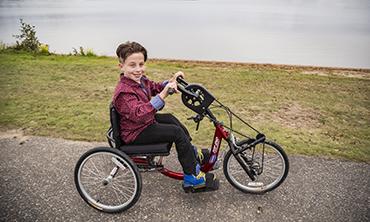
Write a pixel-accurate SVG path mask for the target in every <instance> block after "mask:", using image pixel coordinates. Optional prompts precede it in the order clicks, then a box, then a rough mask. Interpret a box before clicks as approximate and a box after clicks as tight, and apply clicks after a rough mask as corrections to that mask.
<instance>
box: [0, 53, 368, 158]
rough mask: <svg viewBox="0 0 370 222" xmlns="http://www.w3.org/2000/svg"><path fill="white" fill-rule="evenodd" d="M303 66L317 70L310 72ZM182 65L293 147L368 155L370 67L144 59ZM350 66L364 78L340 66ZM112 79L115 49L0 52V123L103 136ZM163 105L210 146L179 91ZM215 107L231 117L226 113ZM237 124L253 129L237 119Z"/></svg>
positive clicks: (160, 69) (150, 66)
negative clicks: (99, 53)
mask: <svg viewBox="0 0 370 222" xmlns="http://www.w3.org/2000/svg"><path fill="white" fill-rule="evenodd" d="M307 69H309V70H311V69H314V71H315V72H314V73H313V74H307ZM178 70H182V71H184V72H185V73H186V79H187V81H188V82H197V83H201V84H202V85H204V86H205V87H206V88H207V89H208V90H209V91H210V92H212V93H213V94H214V95H215V96H216V97H217V98H218V100H220V101H221V102H223V103H224V104H225V105H227V106H229V107H230V108H231V109H232V110H233V111H234V112H235V113H238V114H240V115H241V116H243V118H244V119H245V120H247V121H248V122H250V123H251V124H252V125H253V126H255V127H257V128H258V129H260V130H262V131H263V132H264V133H265V134H266V135H267V136H268V138H270V139H272V140H276V142H278V143H279V144H281V145H282V146H283V147H284V148H285V149H286V151H287V152H288V153H290V154H305V155H320V156H322V155H325V156H330V157H339V158H345V159H351V160H357V161H364V162H368V163H370V118H369V117H370V79H369V78H368V77H369V75H370V71H369V70H357V71H356V70H355V71H353V70H335V69H315V68H309V67H308V68H301V67H280V66H268V65H248V64H244V65H243V64H233V63H202V62H186V61H165V60H152V61H149V62H148V63H147V75H148V76H149V77H150V78H151V79H153V80H156V81H162V80H164V79H167V78H169V77H170V76H171V73H174V72H176V71H178ZM348 72H351V73H355V74H356V73H358V74H359V76H360V77H348V76H347V75H344V74H346V73H347V74H348ZM343 73H344V74H343ZM342 74H343V75H342ZM118 79H119V69H118V66H117V60H116V59H114V58H111V57H81V56H62V55H49V56H46V55H33V54H26V53H14V52H6V51H3V52H0V89H1V94H0V127H1V128H22V129H24V131H25V132H26V133H27V134H31V135H41V136H51V137H63V138H66V139H77V140H87V141H104V140H105V132H106V130H107V128H108V126H109V117H108V105H109V103H110V100H111V98H112V94H113V91H114V88H115V86H116V84H117V81H118ZM164 112H170V113H173V114H174V115H176V116H177V117H178V118H179V119H180V120H181V121H182V122H183V123H184V124H185V125H186V126H187V127H188V128H189V130H190V131H191V133H192V136H193V138H194V141H195V144H197V145H199V146H200V147H208V146H210V144H211V142H212V139H213V126H212V125H211V124H210V123H209V121H203V122H202V123H201V128H200V130H199V131H197V132H196V131H195V124H194V123H192V122H190V121H187V120H186V118H187V117H189V116H191V115H193V113H192V112H191V111H190V110H188V109H186V108H185V106H183V105H182V104H181V100H180V96H179V95H175V96H172V97H170V98H169V99H168V100H167V104H166V108H165V110H164ZM215 113H217V114H218V117H219V118H220V119H221V120H223V121H224V122H225V123H227V118H226V116H225V113H223V112H221V111H217V110H215ZM234 124H235V127H236V128H237V129H239V130H241V131H243V132H246V133H250V131H246V128H245V127H243V126H242V124H240V123H238V122H235V123H234ZM224 145H225V144H224Z"/></svg>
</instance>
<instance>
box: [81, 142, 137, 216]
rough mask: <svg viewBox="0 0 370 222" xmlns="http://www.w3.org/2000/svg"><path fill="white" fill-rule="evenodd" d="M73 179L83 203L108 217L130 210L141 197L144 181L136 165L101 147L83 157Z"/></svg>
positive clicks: (111, 149) (119, 153)
mask: <svg viewBox="0 0 370 222" xmlns="http://www.w3.org/2000/svg"><path fill="white" fill-rule="evenodd" d="M74 179H75V184H76V188H77V190H78V193H79V194H80V195H81V197H82V199H83V200H84V201H86V202H87V203H88V204H89V205H90V206H92V207H94V208H95V209H98V210H100V211H103V212H107V213H118V212H121V211H124V210H127V209H129V208H130V207H132V206H133V205H134V204H135V203H136V202H137V201H138V199H139V197H140V194H141V186H142V180H141V176H140V173H139V171H138V169H137V167H136V165H135V164H134V163H133V162H132V160H131V159H130V158H129V157H128V156H127V155H126V154H124V153H123V152H121V151H119V150H117V149H113V148H108V147H98V148H94V149H91V150H89V151H87V152H86V153H84V154H83V155H82V156H81V157H80V159H79V160H78V162H77V164H76V167H75V172H74Z"/></svg>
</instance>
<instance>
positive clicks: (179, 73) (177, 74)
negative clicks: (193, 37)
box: [169, 71, 185, 82]
mask: <svg viewBox="0 0 370 222" xmlns="http://www.w3.org/2000/svg"><path fill="white" fill-rule="evenodd" d="M179 76H181V77H182V78H185V74H184V73H183V72H181V71H179V72H177V73H175V74H173V76H172V78H171V79H170V80H169V82H176V79H177V77H179Z"/></svg>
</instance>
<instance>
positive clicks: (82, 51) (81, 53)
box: [72, 46, 96, 56]
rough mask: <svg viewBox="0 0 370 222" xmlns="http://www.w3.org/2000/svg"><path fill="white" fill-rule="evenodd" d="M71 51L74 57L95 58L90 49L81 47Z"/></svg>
mask: <svg viewBox="0 0 370 222" xmlns="http://www.w3.org/2000/svg"><path fill="white" fill-rule="evenodd" d="M72 49H73V52H72V55H75V56H96V54H95V53H94V51H93V50H92V49H90V48H88V49H84V48H83V47H82V46H80V48H79V50H77V49H76V48H72Z"/></svg>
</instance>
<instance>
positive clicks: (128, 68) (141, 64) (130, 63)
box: [119, 52, 145, 83]
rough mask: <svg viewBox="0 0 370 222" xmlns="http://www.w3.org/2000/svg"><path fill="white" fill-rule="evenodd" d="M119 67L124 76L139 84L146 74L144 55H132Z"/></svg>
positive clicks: (139, 53)
mask: <svg viewBox="0 0 370 222" xmlns="http://www.w3.org/2000/svg"><path fill="white" fill-rule="evenodd" d="M119 67H120V68H121V71H122V72H123V73H124V76H126V77H127V78H129V79H132V80H134V81H135V82H137V83H140V79H141V77H142V76H143V75H144V72H145V61H144V55H143V53H141V52H138V53H134V54H131V55H130V56H128V57H127V58H126V60H125V61H124V62H123V63H120V64H119Z"/></svg>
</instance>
